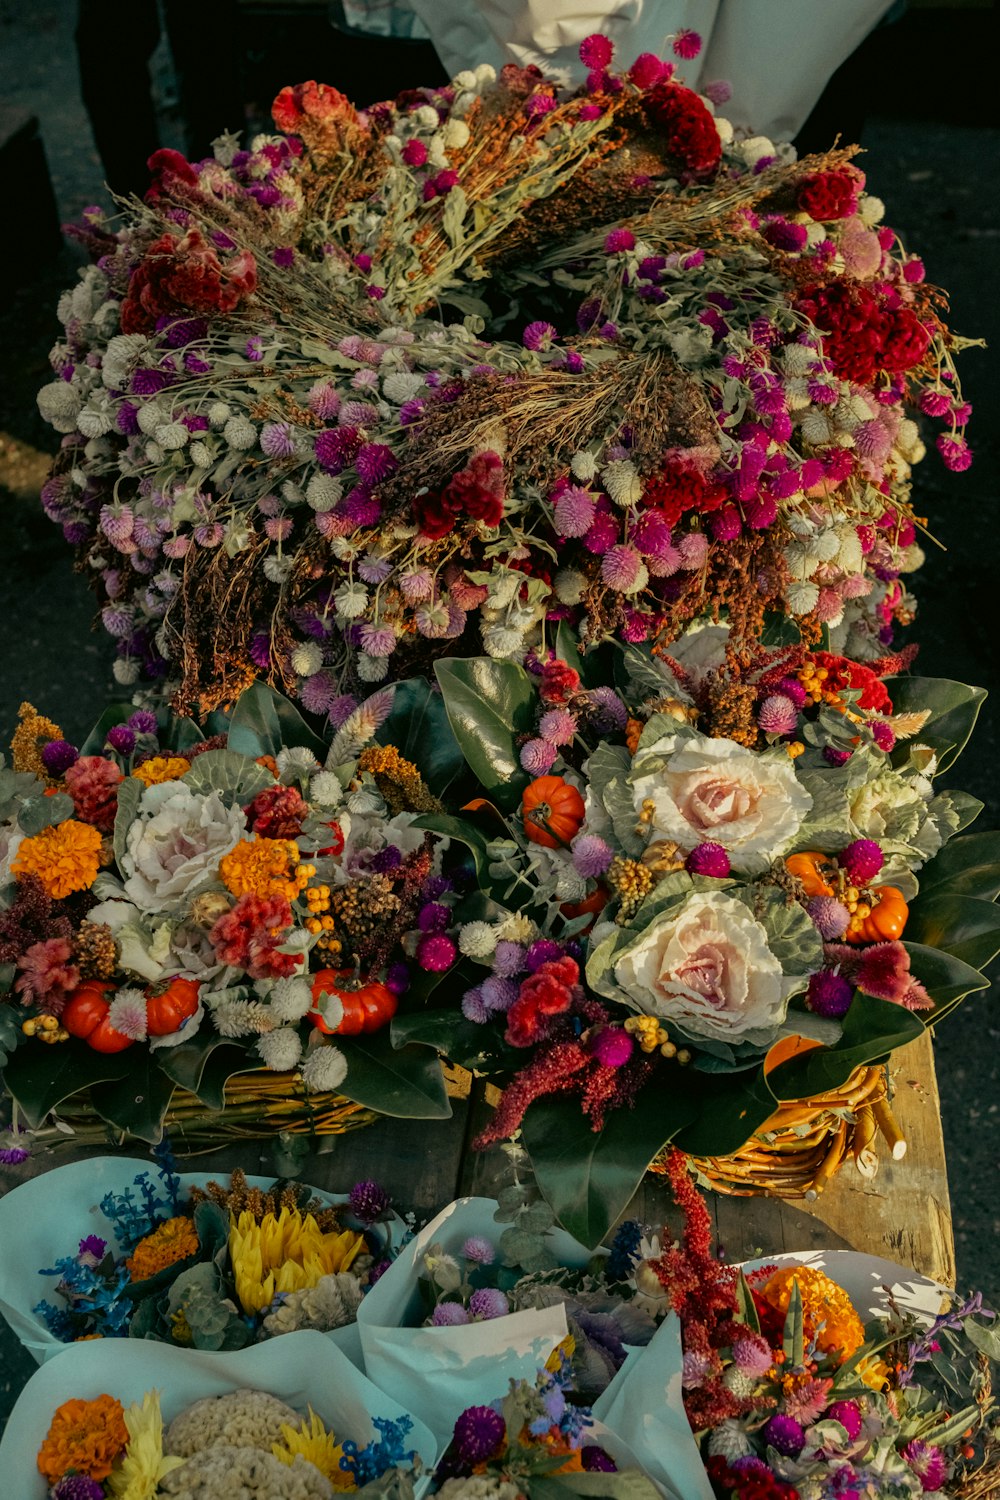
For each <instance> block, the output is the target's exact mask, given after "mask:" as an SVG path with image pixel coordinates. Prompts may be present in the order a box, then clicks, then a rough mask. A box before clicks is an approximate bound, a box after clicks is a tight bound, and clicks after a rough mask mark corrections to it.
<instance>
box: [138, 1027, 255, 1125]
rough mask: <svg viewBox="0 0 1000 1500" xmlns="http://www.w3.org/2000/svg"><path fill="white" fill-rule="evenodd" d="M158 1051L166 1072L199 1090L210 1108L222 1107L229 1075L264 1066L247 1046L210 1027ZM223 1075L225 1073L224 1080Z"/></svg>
mask: <svg viewBox="0 0 1000 1500" xmlns="http://www.w3.org/2000/svg"><path fill="white" fill-rule="evenodd" d="M157 1055H158V1057H159V1065H160V1069H161V1070H162V1072H164V1073H165V1074H166V1076H167V1077H168V1078H171V1079H173V1081H174V1083H175V1084H177V1085H178V1086H179V1087H180V1088H182V1089H187V1090H188V1092H189V1093H191V1094H197V1096H198V1098H199V1099H201V1101H202V1102H203V1103H204V1104H206V1105H207V1106H208V1108H209V1109H222V1107H223V1104H224V1098H223V1095H222V1088H223V1087H224V1085H225V1079H226V1078H231V1077H232V1075H233V1074H234V1073H247V1072H251V1071H255V1070H256V1068H257V1067H259V1066H261V1064H260V1062H259V1060H258V1061H256V1062H255V1061H254V1060H253V1059H252V1058H251V1057H250V1055H249V1054H248V1053H247V1051H246V1050H245V1049H244V1048H243V1047H241V1046H239V1045H238V1044H237V1043H235V1042H233V1041H231V1040H229V1039H228V1038H226V1037H221V1036H219V1035H218V1033H217V1032H214V1031H209V1030H207V1029H206V1030H203V1031H199V1032H198V1034H197V1035H196V1036H193V1037H192V1038H191V1040H190V1041H189V1042H181V1043H179V1044H178V1045H177V1046H176V1047H162V1048H159V1049H158V1053H157ZM213 1064H214V1066H211V1065H213ZM220 1075H224V1077H222V1079H221V1083H220Z"/></svg>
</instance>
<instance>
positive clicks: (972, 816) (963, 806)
mask: <svg viewBox="0 0 1000 1500" xmlns="http://www.w3.org/2000/svg"><path fill="white" fill-rule="evenodd" d="M948 795H949V797H950V798H951V807H952V811H953V812H954V814H955V816H956V817H957V818H958V827H957V828H956V829H955V832H956V833H962V832H963V831H964V830H965V829H966V828H968V827H969V826H970V824H972V823H974V822H975V821H976V819H977V818H978V817H979V814H980V813H981V812H982V810H983V808H984V807H985V806H986V803H985V802H981V801H980V800H979V798H978V797H974V796H973V795H972V793H971V792H956V791H949V793H948Z"/></svg>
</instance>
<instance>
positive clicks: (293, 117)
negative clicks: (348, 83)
mask: <svg viewBox="0 0 1000 1500" xmlns="http://www.w3.org/2000/svg"><path fill="white" fill-rule="evenodd" d="M271 114H272V115H273V116H274V123H275V125H277V127H278V129H279V130H283V131H284V132H285V133H286V134H288V133H289V132H291V131H299V130H301V128H302V125H303V124H304V123H305V122H307V121H310V120H314V121H316V123H317V124H320V125H333V124H338V123H342V124H345V125H356V124H357V122H358V115H357V111H356V110H355V108H354V105H353V104H352V103H351V101H350V99H348V98H347V97H346V95H344V94H342V93H340V91H339V90H338V89H335V88H331V87H330V85H329V84H328V83H317V82H316V81H315V79H310V81H309V82H308V83H297V84H295V85H294V86H289V87H287V88H283V89H282V90H281V93H280V94H279V95H278V97H277V98H276V99H275V101H274V103H273V104H272V105H271Z"/></svg>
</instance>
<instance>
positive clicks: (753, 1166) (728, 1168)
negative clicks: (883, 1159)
mask: <svg viewBox="0 0 1000 1500" xmlns="http://www.w3.org/2000/svg"><path fill="white" fill-rule="evenodd" d="M888 1091H889V1080H888V1072H887V1069H886V1068H885V1067H884V1066H883V1067H878V1068H858V1069H857V1070H856V1071H855V1072H854V1073H852V1074H851V1076H850V1078H849V1079H848V1080H847V1082H846V1083H844V1084H842V1085H841V1086H840V1088H837V1089H832V1090H831V1091H830V1092H829V1093H826V1094H817V1095H815V1096H814V1097H813V1098H811V1099H796V1100H789V1101H787V1102H785V1103H782V1104H780V1105H779V1106H778V1108H777V1109H776V1110H775V1112H774V1114H773V1115H771V1117H770V1118H769V1119H768V1120H765V1122H764V1124H763V1125H762V1126H761V1127H760V1129H759V1130H758V1131H757V1133H756V1135H755V1136H754V1137H753V1138H752V1140H750V1141H748V1142H747V1144H746V1145H745V1146H741V1147H740V1149H739V1150H738V1151H734V1152H733V1153H732V1155H731V1156H698V1157H693V1158H692V1165H693V1166H694V1168H695V1170H696V1171H697V1173H698V1174H699V1176H700V1177H701V1178H702V1180H703V1181H704V1182H705V1184H706V1185H707V1186H708V1187H711V1188H713V1189H714V1190H715V1192H717V1193H728V1194H730V1195H732V1196H734V1197H738V1198H752V1197H761V1196H769V1197H772V1198H805V1199H814V1198H816V1197H817V1196H818V1195H819V1194H820V1193H821V1192H822V1191H823V1189H824V1188H825V1187H826V1185H827V1183H828V1182H829V1181H830V1179H831V1178H832V1177H833V1176H834V1174H835V1173H836V1172H838V1171H839V1170H840V1168H841V1167H842V1166H843V1165H844V1163H845V1162H846V1161H847V1160H848V1159H849V1158H852V1159H853V1161H854V1164H855V1166H856V1167H857V1169H858V1171H859V1172H860V1173H861V1175H862V1176H863V1177H868V1178H871V1177H874V1176H875V1173H876V1172H877V1170H878V1154H877V1151H876V1149H875V1142H876V1137H877V1136H878V1134H879V1133H880V1132H881V1134H882V1135H883V1136H884V1137H885V1138H886V1141H887V1144H888V1146H889V1149H890V1152H891V1154H892V1157H893V1159H894V1160H896V1161H898V1160H900V1158H901V1157H902V1156H904V1155H905V1153H906V1142H905V1141H904V1139H903V1137H902V1135H901V1134H900V1131H899V1127H898V1126H897V1125H896V1122H895V1120H894V1118H893V1115H892V1111H891V1109H890V1108H889V1102H888ZM650 1170H651V1171H653V1172H656V1171H662V1170H663V1165H662V1163H660V1162H654V1163H653V1165H652V1167H651V1169H650Z"/></svg>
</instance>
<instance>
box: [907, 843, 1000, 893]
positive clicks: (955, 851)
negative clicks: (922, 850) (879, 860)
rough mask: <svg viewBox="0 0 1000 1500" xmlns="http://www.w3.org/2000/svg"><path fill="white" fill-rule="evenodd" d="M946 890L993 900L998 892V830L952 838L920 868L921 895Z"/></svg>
mask: <svg viewBox="0 0 1000 1500" xmlns="http://www.w3.org/2000/svg"><path fill="white" fill-rule="evenodd" d="M944 892H947V893H948V894H949V895H955V896H977V897H978V898H979V899H980V900H981V901H994V900H995V899H996V897H997V896H998V895H1000V831H998V830H993V829H984V830H983V832H982V833H969V834H966V836H965V837H964V838H960V839H952V840H951V842H950V843H948V844H946V845H945V847H944V848H943V849H942V850H941V853H940V854H939V855H937V856H936V858H934V859H932V860H931V862H930V864H929V865H927V866H926V867H925V868H924V869H923V870H921V872H920V898H921V900H923V898H924V897H925V896H930V895H931V894H935V895H937V894H940V893H944Z"/></svg>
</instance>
